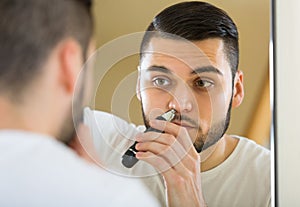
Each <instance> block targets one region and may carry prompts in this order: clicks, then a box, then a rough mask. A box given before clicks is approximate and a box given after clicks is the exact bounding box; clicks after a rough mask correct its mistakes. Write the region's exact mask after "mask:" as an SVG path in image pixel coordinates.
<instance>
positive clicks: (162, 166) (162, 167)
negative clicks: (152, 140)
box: [136, 151, 174, 173]
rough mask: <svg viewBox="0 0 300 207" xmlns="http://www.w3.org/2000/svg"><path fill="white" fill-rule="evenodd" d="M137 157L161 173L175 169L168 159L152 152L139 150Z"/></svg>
mask: <svg viewBox="0 0 300 207" xmlns="http://www.w3.org/2000/svg"><path fill="white" fill-rule="evenodd" d="M136 157H137V158H138V159H139V160H143V161H145V162H147V163H149V164H150V165H152V166H153V167H154V168H155V169H156V170H157V171H158V172H159V173H164V172H166V171H170V170H171V171H172V170H173V169H172V165H171V164H170V163H169V162H168V161H167V160H165V159H164V158H163V157H160V156H157V155H156V154H154V153H152V152H149V151H148V152H137V154H136ZM173 171H174V170H173Z"/></svg>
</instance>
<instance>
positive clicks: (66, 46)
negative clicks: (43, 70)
mask: <svg viewBox="0 0 300 207" xmlns="http://www.w3.org/2000/svg"><path fill="white" fill-rule="evenodd" d="M82 58H83V57H82V49H81V46H80V45H79V43H78V42H77V41H75V40H74V39H68V40H65V41H63V42H62V43H61V45H60V53H59V59H60V79H59V81H60V84H61V85H62V86H63V88H64V89H65V92H66V93H68V94H73V92H74V90H75V84H76V80H77V76H78V74H79V72H80V69H81V68H82V64H83V59H82Z"/></svg>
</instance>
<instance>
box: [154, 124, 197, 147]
mask: <svg viewBox="0 0 300 207" xmlns="http://www.w3.org/2000/svg"><path fill="white" fill-rule="evenodd" d="M149 124H150V126H151V127H153V128H155V129H158V130H164V132H165V133H167V134H172V135H173V136H174V137H176V139H177V140H178V141H179V143H180V144H181V145H182V146H183V148H184V149H185V150H186V151H189V150H191V149H192V148H194V147H193V146H194V145H193V141H192V139H191V137H190V135H189V133H188V132H187V130H186V129H185V128H184V127H181V126H178V125H176V124H174V123H171V122H166V121H161V120H152V121H150V123H149Z"/></svg>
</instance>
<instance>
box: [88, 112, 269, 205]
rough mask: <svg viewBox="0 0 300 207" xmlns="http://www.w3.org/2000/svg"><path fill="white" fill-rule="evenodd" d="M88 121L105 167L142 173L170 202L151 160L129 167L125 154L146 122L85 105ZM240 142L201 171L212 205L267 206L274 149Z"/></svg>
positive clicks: (163, 199) (163, 200)
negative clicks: (221, 159)
mask: <svg viewBox="0 0 300 207" xmlns="http://www.w3.org/2000/svg"><path fill="white" fill-rule="evenodd" d="M85 121H86V123H87V124H88V125H89V126H90V127H91V129H92V136H93V137H94V144H95V146H96V147H97V151H98V153H99V156H100V158H101V160H102V161H103V163H104V165H105V166H104V167H105V168H107V169H108V170H110V171H112V172H115V173H118V174H123V175H126V176H138V177H141V180H142V181H143V182H145V183H146V185H147V186H148V188H149V189H150V190H151V191H152V193H153V194H154V195H155V196H156V197H157V198H158V199H159V200H160V202H161V205H162V206H166V205H167V204H166V195H165V187H164V182H163V179H162V178H161V176H160V175H159V174H157V173H156V171H155V170H154V169H153V168H152V167H151V166H150V165H149V164H147V163H145V162H143V161H139V162H138V163H137V164H136V165H135V166H134V167H133V168H130V169H127V168H125V167H123V165H122V164H121V157H122V155H123V154H124V152H125V151H126V150H127V149H128V147H130V146H131V145H132V144H133V143H134V141H133V139H134V137H135V135H136V134H137V133H138V132H142V131H144V129H145V127H144V126H139V127H136V126H135V125H133V124H129V123H127V122H126V121H124V120H122V119H120V118H118V117H116V116H114V115H112V114H109V113H105V112H100V111H91V110H90V109H85ZM234 137H235V138H236V139H239V142H238V144H237V146H236V148H235V150H234V151H233V153H232V154H231V155H230V156H229V157H228V158H227V159H226V160H225V161H224V162H223V163H221V164H220V165H219V166H217V167H215V168H214V169H211V170H209V171H205V172H202V173H201V178H202V189H203V194H204V198H205V201H206V203H207V204H208V206H209V207H218V206H220V207H235V206H236V207H266V206H270V202H271V195H270V192H271V186H270V180H271V178H270V176H271V175H270V165H271V164H270V152H269V150H267V149H265V148H263V147H261V146H259V145H257V144H256V143H254V142H253V141H251V140H249V139H246V138H242V137H237V136H234Z"/></svg>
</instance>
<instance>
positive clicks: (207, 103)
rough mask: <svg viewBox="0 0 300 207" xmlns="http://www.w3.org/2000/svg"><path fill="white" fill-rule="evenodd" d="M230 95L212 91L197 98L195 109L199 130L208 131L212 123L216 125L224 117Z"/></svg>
mask: <svg viewBox="0 0 300 207" xmlns="http://www.w3.org/2000/svg"><path fill="white" fill-rule="evenodd" d="M230 97H231V96H230V95H229V94H228V93H225V92H224V91H223V90H222V91H214V92H211V93H206V94H205V95H203V94H202V95H201V96H197V107H196V110H197V109H198V112H199V117H200V123H201V128H202V130H203V131H204V132H206V131H208V130H209V128H210V127H211V125H212V124H213V123H217V122H219V121H220V120H223V119H224V118H225V117H226V114H227V111H228V106H229V102H230Z"/></svg>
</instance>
